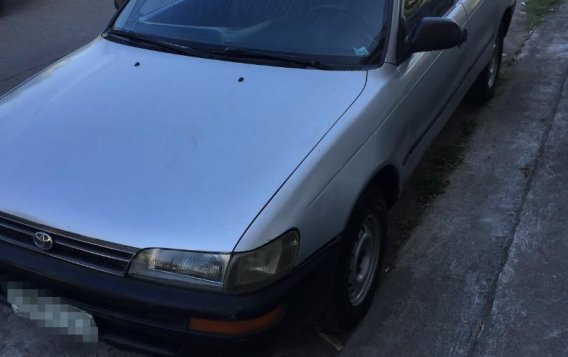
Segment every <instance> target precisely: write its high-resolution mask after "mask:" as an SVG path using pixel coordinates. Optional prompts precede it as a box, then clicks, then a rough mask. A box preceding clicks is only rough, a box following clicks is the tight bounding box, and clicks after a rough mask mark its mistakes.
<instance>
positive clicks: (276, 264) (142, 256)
mask: <svg viewBox="0 0 568 357" xmlns="http://www.w3.org/2000/svg"><path fill="white" fill-rule="evenodd" d="M299 245H300V236H299V235H298V233H297V232H296V231H290V232H288V233H286V234H284V235H283V236H281V237H280V238H277V239H275V240H274V241H272V242H270V243H268V244H267V245H265V246H263V247H261V248H259V249H257V250H254V251H251V252H245V253H235V254H233V255H232V257H231V254H212V253H200V252H189V251H180V250H170V249H145V250H142V251H140V252H138V254H137V255H136V257H135V258H134V259H133V260H132V263H131V264H130V268H129V270H128V275H130V276H132V277H135V278H139V279H145V280H152V281H156V282H161V283H165V284H171V285H180V286H189V287H194V288H199V289H208V290H217V291H223V290H224V291H225V292H227V293H243V292H249V291H252V290H256V289H260V288H262V287H264V286H266V285H269V284H270V283H272V282H274V281H276V280H278V279H279V278H280V277H282V276H283V275H284V274H286V273H287V272H288V271H290V270H291V269H292V267H293V266H294V263H295V261H296V256H297V254H298V247H299Z"/></svg>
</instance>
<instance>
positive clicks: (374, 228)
mask: <svg viewBox="0 0 568 357" xmlns="http://www.w3.org/2000/svg"><path fill="white" fill-rule="evenodd" d="M386 234H387V210H386V206H385V203H384V200H383V197H382V194H381V193H380V191H379V190H377V189H370V190H367V192H366V193H364V194H363V195H362V197H361V199H360V200H359V203H358V204H357V206H356V207H355V209H354V211H353V214H352V216H351V218H350V221H349V223H348V226H347V228H346V230H345V233H344V235H343V237H342V242H341V246H340V252H339V264H338V268H337V269H338V270H337V274H336V282H335V291H334V313H335V318H336V320H337V322H339V323H341V324H344V325H354V324H356V323H357V322H359V320H361V319H362V318H363V316H365V314H366V313H367V311H368V310H369V307H370V305H371V302H372V300H373V296H374V292H375V290H376V287H377V283H378V281H379V275H380V272H381V266H382V261H383V255H384V254H383V253H384V248H385V242H386Z"/></svg>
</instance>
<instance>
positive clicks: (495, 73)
mask: <svg viewBox="0 0 568 357" xmlns="http://www.w3.org/2000/svg"><path fill="white" fill-rule="evenodd" d="M504 37H505V36H504V32H503V30H502V29H501V30H499V33H498V34H497V36H496V37H495V42H494V43H493V54H492V56H491V60H490V61H489V64H488V65H487V67H485V69H484V70H483V72H481V74H480V75H479V77H478V78H477V80H476V81H475V83H474V84H473V86H472V87H471V89H470V91H469V93H468V95H467V100H468V101H469V102H471V103H474V104H485V103H487V102H488V101H490V100H491V98H493V95H494V94H495V88H496V87H497V80H498V79H499V74H500V73H501V61H502V59H503V40H504Z"/></svg>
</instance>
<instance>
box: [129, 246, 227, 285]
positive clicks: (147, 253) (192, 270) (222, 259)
mask: <svg viewBox="0 0 568 357" xmlns="http://www.w3.org/2000/svg"><path fill="white" fill-rule="evenodd" d="M230 258H231V255H230V254H209V253H198V252H186V251H178V250H169V249H146V250H142V251H140V252H139V253H138V254H137V255H136V257H135V258H134V260H133V261H132V264H131V265H130V269H129V270H128V275H131V276H133V277H136V278H140V279H146V280H154V281H157V282H163V283H169V284H174V285H185V286H192V287H196V288H202V289H211V290H223V279H224V278H225V272H226V271H227V266H228V264H229V259H230Z"/></svg>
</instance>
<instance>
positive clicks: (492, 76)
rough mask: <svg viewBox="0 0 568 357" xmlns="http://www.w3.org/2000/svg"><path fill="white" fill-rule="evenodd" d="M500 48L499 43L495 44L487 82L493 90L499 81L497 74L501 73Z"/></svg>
mask: <svg viewBox="0 0 568 357" xmlns="http://www.w3.org/2000/svg"><path fill="white" fill-rule="evenodd" d="M499 47H500V46H499V44H498V43H497V42H495V43H494V44H493V56H492V57H491V62H489V79H488V81H487V85H488V86H489V88H493V86H494V85H495V82H496V81H497V72H498V71H499Z"/></svg>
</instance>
